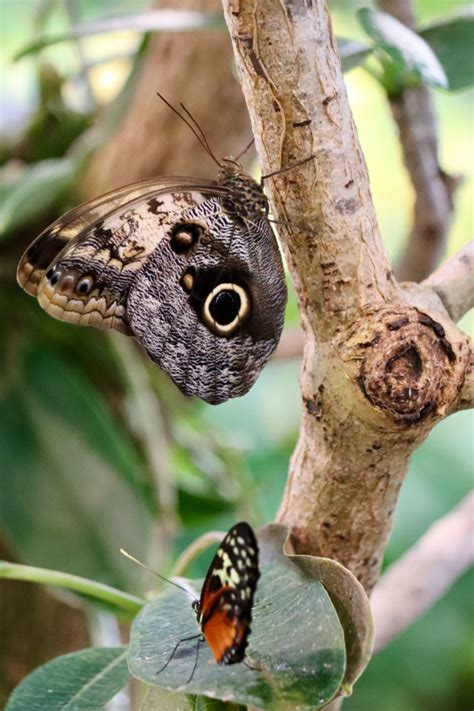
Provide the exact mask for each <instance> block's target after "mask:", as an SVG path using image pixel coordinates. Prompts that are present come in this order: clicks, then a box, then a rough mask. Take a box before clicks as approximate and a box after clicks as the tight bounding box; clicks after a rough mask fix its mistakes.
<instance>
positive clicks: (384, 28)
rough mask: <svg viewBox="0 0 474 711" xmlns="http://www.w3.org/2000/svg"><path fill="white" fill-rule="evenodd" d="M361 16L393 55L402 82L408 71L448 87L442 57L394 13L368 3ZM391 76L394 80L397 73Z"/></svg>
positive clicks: (369, 32) (364, 24) (384, 49)
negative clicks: (378, 8)
mask: <svg viewBox="0 0 474 711" xmlns="http://www.w3.org/2000/svg"><path fill="white" fill-rule="evenodd" d="M359 18H360V21H361V23H362V26H363V28H364V29H365V31H366V32H367V34H368V35H369V37H371V39H373V40H374V42H375V43H376V45H377V47H378V48H380V49H381V50H383V52H385V53H386V54H387V55H388V57H390V59H391V62H392V64H393V68H394V69H396V70H398V73H399V75H400V76H399V77H398V82H400V83H401V82H402V79H403V73H405V74H407V75H409V76H410V75H411V76H412V77H414V78H417V79H418V80H421V81H422V82H424V83H425V84H429V85H431V86H436V87H441V88H443V89H447V88H448V80H447V78H446V74H445V73H444V69H443V67H442V66H441V64H440V62H439V60H438V58H437V57H436V55H435V53H434V52H433V50H432V49H431V47H430V46H429V45H428V44H427V43H426V42H425V40H424V39H422V38H421V37H420V36H419V35H417V34H416V32H414V31H413V30H410V29H409V28H408V27H406V26H405V25H404V24H402V23H401V22H399V21H398V20H397V19H395V17H392V15H389V14H387V13H385V12H377V11H376V10H372V9H370V8H367V7H366V8H362V9H361V10H359ZM391 79H392V81H393V77H391ZM387 88H390V87H387Z"/></svg>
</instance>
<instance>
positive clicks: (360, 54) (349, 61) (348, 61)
mask: <svg viewBox="0 0 474 711" xmlns="http://www.w3.org/2000/svg"><path fill="white" fill-rule="evenodd" d="M337 46H338V48H339V54H340V56H341V65H342V71H343V72H349V71H350V70H351V69H354V68H355V67H358V66H359V65H360V64H362V63H363V62H364V61H365V60H366V59H367V57H368V56H369V54H370V53H371V51H372V49H371V48H370V47H368V46H367V45H366V44H362V42H357V41H356V40H352V39H346V38H345V37H338V38H337Z"/></svg>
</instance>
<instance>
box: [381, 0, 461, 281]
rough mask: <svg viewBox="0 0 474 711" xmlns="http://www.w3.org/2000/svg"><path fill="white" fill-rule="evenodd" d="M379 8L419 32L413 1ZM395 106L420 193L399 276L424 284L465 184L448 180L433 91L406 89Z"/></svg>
mask: <svg viewBox="0 0 474 711" xmlns="http://www.w3.org/2000/svg"><path fill="white" fill-rule="evenodd" d="M378 4H379V6H380V7H381V8H382V9H383V10H385V11H386V12H389V13H390V14H391V15H393V16H394V17H396V18H397V19H398V20H400V22H403V23H404V24H406V25H408V26H409V27H413V26H414V24H415V18H414V15H413V10H412V6H411V2H410V0H379V3H378ZM389 103H390V108H391V109H392V114H393V117H394V119H395V122H396V124H397V126H398V130H399V135H400V143H401V147H402V151H403V158H404V162H405V166H406V168H407V171H408V174H409V176H410V179H411V182H412V185H413V188H414V191H415V209H414V221H413V227H412V229H411V232H410V234H409V236H408V241H407V244H406V247H405V251H404V252H403V254H402V256H401V258H400V261H399V263H398V266H397V268H396V270H395V271H396V274H397V277H398V278H399V279H400V280H402V281H416V282H420V281H422V280H423V279H425V278H426V277H427V276H428V275H429V274H430V273H431V272H432V271H433V269H434V268H435V267H436V265H437V264H438V262H439V260H440V258H441V256H442V254H443V252H444V249H445V247H446V241H447V236H448V232H449V228H450V226H451V221H452V213H453V197H454V193H455V190H456V187H457V185H458V184H459V180H460V178H459V177H454V176H450V175H448V174H447V173H445V172H444V171H443V170H442V169H441V168H440V166H439V163H438V136H437V125H436V117H435V112H434V106H433V99H432V94H431V91H430V90H429V89H428V88H427V87H426V86H422V85H421V86H418V87H414V88H410V89H405V90H404V91H403V92H402V93H401V94H398V95H396V96H391V97H389Z"/></svg>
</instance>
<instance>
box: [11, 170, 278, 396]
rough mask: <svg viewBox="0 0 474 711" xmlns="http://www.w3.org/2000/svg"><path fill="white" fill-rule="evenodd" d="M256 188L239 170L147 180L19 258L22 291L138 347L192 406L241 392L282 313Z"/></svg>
mask: <svg viewBox="0 0 474 711" xmlns="http://www.w3.org/2000/svg"><path fill="white" fill-rule="evenodd" d="M267 214H268V203H267V199H266V197H265V195H264V193H263V191H262V189H261V186H260V185H259V184H258V183H256V182H255V181H254V180H253V179H252V178H251V177H250V176H248V175H246V174H245V173H244V172H243V171H242V169H241V168H240V166H239V164H238V163H237V162H236V161H234V160H233V159H230V158H229V159H223V161H222V163H221V169H220V171H219V174H218V177H217V180H216V181H202V180H197V179H194V178H183V177H175V178H163V179H158V180H148V181H143V182H141V183H137V184H135V185H131V186H126V187H124V188H120V189H119V190H116V191H114V192H112V193H110V194H108V195H105V196H102V197H100V198H96V199H95V200H91V201H89V202H88V203H85V204H84V205H81V206H79V207H77V208H74V209H73V210H71V211H70V212H69V213H66V215H64V216H63V217H62V218H59V220H57V221H56V222H55V223H53V224H52V225H51V226H50V227H49V228H48V229H47V230H45V231H44V232H43V233H42V234H41V235H40V236H39V237H38V238H37V239H36V240H35V242H34V243H33V244H32V245H31V247H30V248H29V249H28V250H27V251H26V252H25V254H24V255H23V257H22V259H21V261H20V264H19V267H18V281H19V283H20V285H21V286H22V287H23V288H24V289H25V291H27V292H28V293H30V294H31V295H33V296H36V298H37V299H38V301H39V303H40V305H41V306H42V307H43V308H44V309H45V310H46V311H47V312H48V313H49V314H50V315H52V316H54V317H56V318H59V319H61V320H64V321H69V322H71V323H77V324H80V325H91V326H96V327H98V328H103V329H110V328H112V329H115V330H118V331H121V332H122V333H125V334H127V335H132V336H134V337H135V338H136V339H137V340H138V341H139V343H140V344H141V345H142V346H143V347H144V348H145V350H146V351H147V352H148V354H149V355H150V357H151V358H152V359H153V360H154V361H155V362H156V363H158V365H160V367H162V368H163V369H164V370H165V371H166V372H168V373H169V375H170V376H171V378H172V379H173V381H174V382H175V383H176V385H177V386H178V387H179V388H180V389H181V390H182V392H184V393H185V394H187V395H196V396H198V397H200V398H202V399H204V400H206V401H208V402H211V403H213V404H216V403H219V402H223V401H225V400H227V399H229V398H231V397H237V396H239V395H243V394H244V393H246V392H247V391H248V390H249V388H250V387H251V386H252V385H253V383H254V382H255V380H256V378H257V376H258V374H259V372H260V370H261V369H262V368H263V366H264V365H265V363H266V362H267V360H268V359H269V357H270V355H271V354H272V352H273V351H274V349H275V348H276V345H277V343H278V340H279V337H280V334H281V330H282V326H283V316H284V308H285V303H286V286H285V280H284V272H283V267H282V263H281V257H280V253H279V250H278V246H277V243H276V240H275V237H274V235H273V232H272V230H271V227H270V224H269V222H268V219H267Z"/></svg>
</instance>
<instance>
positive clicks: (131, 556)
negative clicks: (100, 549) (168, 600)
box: [120, 548, 196, 600]
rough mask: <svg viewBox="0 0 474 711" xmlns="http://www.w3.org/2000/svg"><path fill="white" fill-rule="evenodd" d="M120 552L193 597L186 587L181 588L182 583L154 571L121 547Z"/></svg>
mask: <svg viewBox="0 0 474 711" xmlns="http://www.w3.org/2000/svg"><path fill="white" fill-rule="evenodd" d="M120 553H121V554H122V555H124V556H125V558H129V560H133V562H134V563H136V564H137V565H139V566H140V567H141V568H144V569H145V570H148V572H149V573H153V575H156V577H157V578H160V579H161V580H164V581H165V582H167V583H170V585H174V586H175V588H179V589H180V590H182V591H183V592H185V593H186V594H187V595H189V596H191V597H192V598H193V600H194V599H195V597H196V596H195V595H193V594H192V593H191V591H190V590H187V589H186V588H183V586H182V585H178V583H175V582H174V581H173V580H170V579H169V578H165V576H164V575H160V574H159V573H157V572H156V570H153V568H150V567H149V566H148V565H145V563H142V562H141V560H138V558H134V557H133V555H130V553H127V551H126V550H124V549H123V548H121V549H120Z"/></svg>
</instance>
